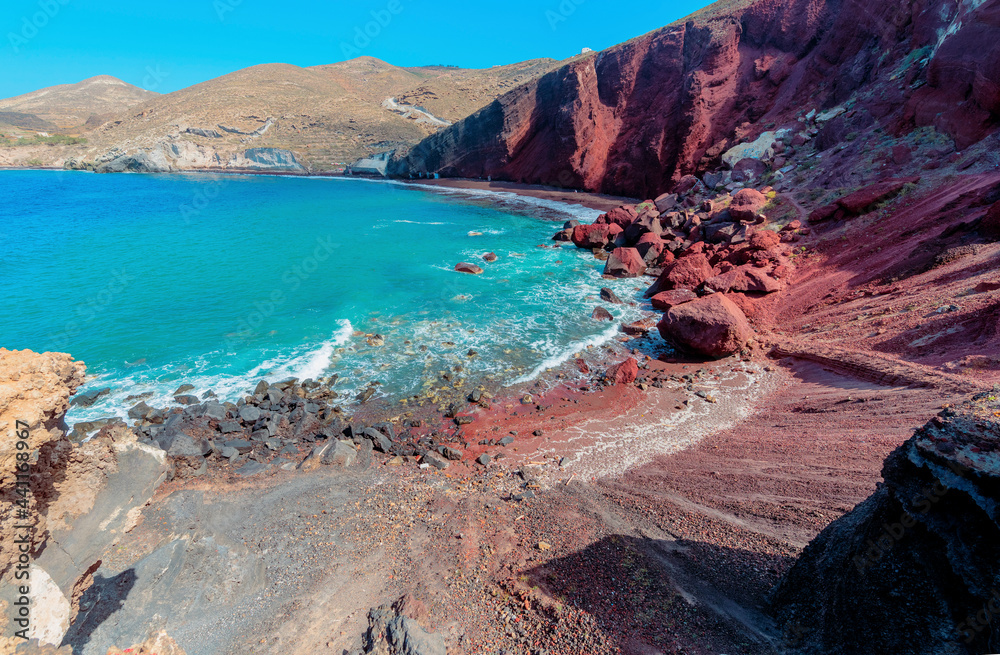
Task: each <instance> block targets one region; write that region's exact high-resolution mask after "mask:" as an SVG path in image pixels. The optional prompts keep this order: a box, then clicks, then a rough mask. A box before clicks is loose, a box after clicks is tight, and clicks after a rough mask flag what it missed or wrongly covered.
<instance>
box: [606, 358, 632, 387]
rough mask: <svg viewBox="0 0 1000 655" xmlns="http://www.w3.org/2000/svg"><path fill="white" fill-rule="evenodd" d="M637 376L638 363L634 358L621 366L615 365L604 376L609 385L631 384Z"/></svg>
mask: <svg viewBox="0 0 1000 655" xmlns="http://www.w3.org/2000/svg"><path fill="white" fill-rule="evenodd" d="M638 375H639V363H638V362H637V361H635V358H634V357H629V358H628V359H626V360H625V361H624V362H622V363H621V364H615V365H614V366H612V367H611V368H609V369H608V370H607V372H606V373H605V374H604V379H605V380H606V381H607V382H608V383H609V384H632V383H633V382H635V378H636V377H637V376H638Z"/></svg>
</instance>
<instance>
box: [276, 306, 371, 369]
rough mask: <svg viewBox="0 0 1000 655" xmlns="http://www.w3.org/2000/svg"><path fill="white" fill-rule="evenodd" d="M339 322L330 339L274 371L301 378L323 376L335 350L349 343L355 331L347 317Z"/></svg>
mask: <svg viewBox="0 0 1000 655" xmlns="http://www.w3.org/2000/svg"><path fill="white" fill-rule="evenodd" d="M338 322H339V323H340V327H339V328H338V329H337V331H336V332H334V333H333V336H332V337H331V338H330V339H328V340H326V341H324V342H323V343H322V344H320V346H319V348H317V349H315V350H313V351H312V352H308V353H306V354H304V355H301V356H299V357H296V358H295V359H293V360H291V361H290V362H288V363H286V364H284V365H283V366H280V367H278V368H277V369H276V370H275V371H274V374H275V375H279V376H280V375H282V374H284V373H285V372H287V373H288V377H294V378H298V379H300V380H308V379H316V378H318V377H322V375H323V372H324V371H326V369H328V368H329V367H330V358H331V357H332V356H333V352H334V350H335V349H336V348H337V347H338V346H342V345H344V344H345V343H347V342H348V341H349V340H350V338H351V334H352V333H353V332H354V327H353V326H352V325H351V322H350V321H348V320H347V319H342V320H340V321H338Z"/></svg>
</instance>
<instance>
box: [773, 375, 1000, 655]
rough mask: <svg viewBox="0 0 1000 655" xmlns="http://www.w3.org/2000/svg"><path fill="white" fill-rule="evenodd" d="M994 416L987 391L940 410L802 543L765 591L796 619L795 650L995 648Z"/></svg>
mask: <svg viewBox="0 0 1000 655" xmlns="http://www.w3.org/2000/svg"><path fill="white" fill-rule="evenodd" d="M998 416H1000V401H997V400H996V394H994V393H989V392H987V393H982V394H979V395H977V396H974V397H973V398H972V399H971V400H969V401H967V402H965V403H963V404H962V405H960V406H959V407H956V408H952V409H945V410H944V411H942V412H941V413H940V414H938V416H936V417H934V418H933V419H932V420H931V421H930V422H929V423H927V424H926V425H925V426H924V427H922V428H920V429H918V430H917V431H916V433H915V434H914V435H913V436H912V437H911V438H910V439H909V440H908V441H906V442H905V443H904V444H903V445H901V446H899V447H898V448H897V449H896V450H895V451H893V452H892V453H891V454H890V455H889V456H888V457H887V458H886V460H885V464H884V466H883V468H882V477H883V478H884V480H885V482H884V484H880V485H879V486H878V488H877V489H876V491H875V492H874V493H873V494H872V495H871V496H869V497H868V499H867V500H865V501H864V502H862V503H860V504H859V505H857V507H855V508H854V509H853V510H852V511H850V512H849V513H847V514H846V515H844V516H842V517H841V518H839V519H837V520H836V521H834V522H833V523H831V524H830V525H829V526H827V528H826V529H824V530H823V531H822V532H821V533H820V534H819V536H817V537H816V538H815V539H813V541H812V542H811V543H810V544H809V546H807V547H806V549H805V551H803V553H802V555H801V557H800V558H799V560H798V561H797V562H796V563H795V565H794V566H792V568H791V569H790V570H789V571H788V573H787V574H786V575H785V577H784V579H783V580H782V581H781V583H780V584H779V586H778V587H777V590H776V592H775V594H774V596H773V599H772V606H773V609H774V610H775V613H776V615H777V617H778V621H779V626H795V625H799V626H802V629H801V630H799V631H798V634H797V639H796V641H797V643H796V644H795V646H796V651H797V652H823V653H831V654H833V655H846V654H847V653H859V652H870V653H876V652H881V653H919V654H927V655H931V654H932V653H933V654H936V653H988V652H993V651H995V650H996V643H997V642H996V635H997V628H996V609H997V608H1000V592H998V591H997V588H996V586H995V585H996V580H997V578H998V575H1000V517H998V515H997V512H996V507H998V506H1000V491H998V490H1000V465H998V462H1000V460H998V458H997V452H998V451H1000V424H998V422H997V417H998ZM991 617H992V620H991ZM889 620H891V621H892V623H891V627H888V626H887V623H886V622H887V621H889Z"/></svg>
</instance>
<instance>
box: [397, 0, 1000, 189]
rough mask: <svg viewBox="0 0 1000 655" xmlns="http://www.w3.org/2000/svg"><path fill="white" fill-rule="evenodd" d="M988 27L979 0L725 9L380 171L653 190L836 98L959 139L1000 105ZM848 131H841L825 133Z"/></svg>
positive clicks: (519, 100)
mask: <svg viewBox="0 0 1000 655" xmlns="http://www.w3.org/2000/svg"><path fill="white" fill-rule="evenodd" d="M998 21H1000V4H998V3H997V2H994V1H986V2H983V1H982V0H961V1H957V2H956V1H954V0H952V1H947V0H917V1H915V2H896V1H895V0H870V1H869V0H791V1H788V2H780V1H778V0H758V1H757V2H747V3H741V4H739V5H738V6H736V7H733V6H732V3H730V2H719V3H716V4H715V5H713V6H712V7H710V8H709V9H708V10H705V11H703V12H700V13H699V14H696V15H695V16H692V17H691V19H689V20H688V21H686V22H685V23H683V24H675V25H671V26H668V27H665V28H663V29H661V30H658V31H655V32H651V33H650V34H647V35H645V36H642V37H639V38H637V39H634V40H632V41H629V42H627V43H624V44H622V45H619V46H616V47H613V48H610V49H608V50H606V51H603V52H601V53H598V54H595V55H593V56H589V57H584V58H581V59H577V60H575V61H573V62H572V63H570V64H568V65H566V66H564V67H562V68H560V69H557V70H555V71H553V72H551V73H549V74H547V75H545V76H543V77H541V78H539V79H537V80H534V81H532V82H530V83H528V84H525V85H523V86H521V87H519V88H517V89H515V90H513V91H511V92H509V93H507V94H506V95H504V96H502V97H500V98H499V99H498V100H496V101H494V102H493V103H491V104H490V105H488V106H487V107H485V108H484V109H482V110H480V111H479V112H477V113H476V114H473V115H472V116H470V117H468V118H466V119H465V120H463V121H460V122H459V123H457V124H455V125H453V126H452V127H450V128H448V129H446V130H443V131H441V132H439V133H437V134H434V135H432V136H430V137H428V138H427V139H425V140H424V141H422V142H421V143H420V144H418V145H417V146H415V147H414V148H412V149H411V150H410V151H409V152H408V153H406V154H401V155H400V156H399V157H398V158H397V159H395V160H394V161H393V162H392V163H391V165H390V172H391V173H392V174H395V175H400V176H404V177H405V176H409V175H417V176H422V175H433V174H440V175H442V176H459V177H484V178H485V177H488V176H489V177H492V178H494V179H504V180H512V181H517V182H525V183H535V184H547V185H554V186H561V187H574V188H583V189H587V190H590V191H599V192H604V193H612V194H622V195H629V196H633V197H646V198H648V197H655V196H656V195H657V194H659V193H661V192H663V191H666V190H669V189H670V188H671V186H672V185H673V183H675V182H676V181H677V180H679V179H680V178H681V177H682V176H683V175H685V174H691V173H699V172H701V171H703V170H706V169H708V168H711V167H714V166H715V165H717V164H718V162H719V159H720V156H721V155H722V154H723V153H724V152H725V151H726V150H727V149H728V148H730V147H732V146H733V145H735V144H738V143H741V142H745V141H748V140H752V139H753V138H754V137H755V136H756V135H758V134H760V133H761V132H763V131H765V130H767V129H772V128H774V127H775V126H780V125H782V124H784V123H788V122H790V121H792V120H794V119H795V118H796V117H797V116H800V115H802V114H804V113H806V112H808V111H809V110H811V109H823V108H826V107H832V106H835V105H838V104H841V103H844V102H846V101H853V102H852V106H854V105H856V108H857V109H859V110H860V111H859V112H856V114H857V115H856V117H855V118H854V119H853V123H865V125H864V127H868V126H870V125H871V124H872V123H875V122H878V123H880V124H882V125H883V126H885V127H886V129H888V130H890V131H893V132H895V133H902V132H905V131H908V130H909V129H912V128H913V127H917V126H925V125H932V126H934V127H936V128H937V129H939V130H941V131H943V132H946V133H947V134H949V135H950V136H951V137H952V138H953V139H954V140H955V141H956V144H957V145H958V147H959V148H964V147H966V146H968V145H970V144H972V143H975V142H976V141H978V140H980V139H981V138H982V137H983V136H985V135H986V134H987V133H988V132H989V131H990V130H991V129H992V128H993V125H994V123H993V119H994V117H995V115H996V112H997V111H1000V86H998V82H1000V66H997V65H996V60H997V58H998V57H1000V46H998V45H997V44H998V43H1000V41H998V40H997V39H996V38H995V35H996V30H997V27H998V25H1000V22H998ZM851 129H855V126H853V125H850V126H845V125H843V124H842V123H839V124H837V125H836V126H834V128H833V129H832V130H831V132H832V136H833V137H834V139H833V140H834V141H835V140H836V139H835V137H836V135H837V133H838V130H839V133H840V136H843V134H844V133H847V132H849V131H850V130H851ZM828 136H831V135H828Z"/></svg>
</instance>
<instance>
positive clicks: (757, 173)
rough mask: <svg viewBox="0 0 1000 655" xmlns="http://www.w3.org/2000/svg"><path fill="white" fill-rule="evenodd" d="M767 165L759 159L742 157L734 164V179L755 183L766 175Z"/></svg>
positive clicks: (750, 183)
mask: <svg viewBox="0 0 1000 655" xmlns="http://www.w3.org/2000/svg"><path fill="white" fill-rule="evenodd" d="M766 172H767V165H766V164H765V163H764V162H762V161H760V160H759V159H750V158H746V159H741V160H739V161H738V162H736V165H734V166H733V181H734V182H742V183H743V184H747V185H753V184H756V183H757V182H759V181H760V179H761V178H763V177H764V173H766Z"/></svg>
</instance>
